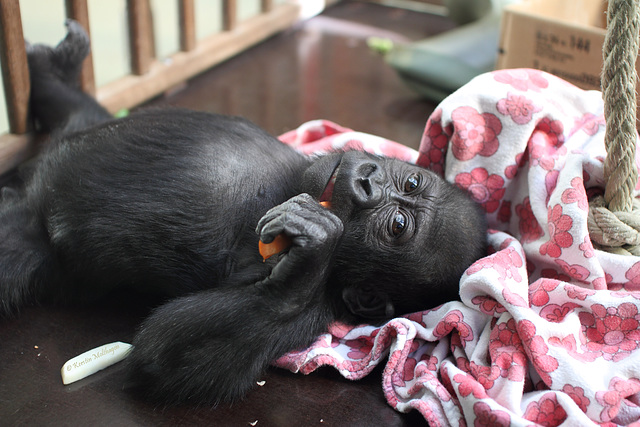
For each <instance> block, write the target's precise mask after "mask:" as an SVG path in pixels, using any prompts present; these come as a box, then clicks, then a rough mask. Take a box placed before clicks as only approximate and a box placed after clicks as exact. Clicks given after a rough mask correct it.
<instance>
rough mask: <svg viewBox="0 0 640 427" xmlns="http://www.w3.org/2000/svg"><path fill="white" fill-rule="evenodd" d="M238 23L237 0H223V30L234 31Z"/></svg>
mask: <svg viewBox="0 0 640 427" xmlns="http://www.w3.org/2000/svg"><path fill="white" fill-rule="evenodd" d="M237 23H238V11H237V4H236V0H223V3H222V29H223V30H224V31H232V30H234V29H235V28H236V25H237Z"/></svg>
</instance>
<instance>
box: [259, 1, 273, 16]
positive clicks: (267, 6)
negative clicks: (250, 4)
mask: <svg viewBox="0 0 640 427" xmlns="http://www.w3.org/2000/svg"><path fill="white" fill-rule="evenodd" d="M261 4H262V12H263V13H266V12H271V11H272V10H273V6H274V3H273V0H262V3H261Z"/></svg>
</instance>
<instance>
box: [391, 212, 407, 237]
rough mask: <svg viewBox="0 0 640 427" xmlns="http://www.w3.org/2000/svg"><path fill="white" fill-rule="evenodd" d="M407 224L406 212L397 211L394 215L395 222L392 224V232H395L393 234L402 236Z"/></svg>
mask: <svg viewBox="0 0 640 427" xmlns="http://www.w3.org/2000/svg"><path fill="white" fill-rule="evenodd" d="M406 226H407V218H406V217H405V216H404V214H403V213H402V212H400V211H398V212H396V214H395V215H394V217H393V223H392V224H391V233H393V235H394V236H395V237H398V236H400V235H401V234H402V233H403V232H404V229H405V228H406Z"/></svg>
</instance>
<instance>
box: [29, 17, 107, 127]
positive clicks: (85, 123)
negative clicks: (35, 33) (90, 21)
mask: <svg viewBox="0 0 640 427" xmlns="http://www.w3.org/2000/svg"><path fill="white" fill-rule="evenodd" d="M67 28H68V33H67V36H66V37H65V38H64V39H63V40H62V41H61V42H60V43H59V44H58V45H57V46H56V47H50V46H45V45H33V46H27V59H28V61H29V74H30V79H31V112H32V114H33V117H34V119H35V120H36V123H37V125H39V127H40V129H39V130H41V131H44V132H51V131H60V132H61V133H63V134H65V133H70V132H74V131H77V130H82V129H85V128H87V127H90V126H92V125H94V124H96V123H100V122H103V121H105V120H109V119H110V118H111V115H110V114H109V113H108V112H107V111H106V110H105V109H104V108H103V107H102V106H100V105H99V104H98V103H97V102H96V101H95V99H93V98H92V97H91V96H89V95H87V94H86V93H84V92H82V91H81V90H80V88H79V86H78V77H79V75H80V70H81V68H82V62H83V60H84V58H86V56H87V55H88V54H89V48H90V46H89V38H88V36H87V33H86V32H85V31H84V29H83V28H82V27H81V26H80V24H78V23H77V22H75V21H72V20H68V21H67Z"/></svg>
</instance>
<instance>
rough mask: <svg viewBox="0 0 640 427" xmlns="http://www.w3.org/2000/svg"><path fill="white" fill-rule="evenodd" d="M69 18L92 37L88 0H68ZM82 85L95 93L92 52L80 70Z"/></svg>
mask: <svg viewBox="0 0 640 427" xmlns="http://www.w3.org/2000/svg"><path fill="white" fill-rule="evenodd" d="M65 5H66V9H67V18H71V19H74V20H76V21H78V22H79V23H80V25H82V27H83V28H84V29H85V31H86V32H87V34H89V38H91V29H90V27H89V7H88V6H87V0H66V1H65ZM80 87H81V88H82V90H83V91H85V92H87V93H89V94H91V95H95V93H96V82H95V75H94V73H93V56H92V55H91V52H89V55H88V56H87V58H86V59H85V60H84V62H83V63H82V71H80Z"/></svg>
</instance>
